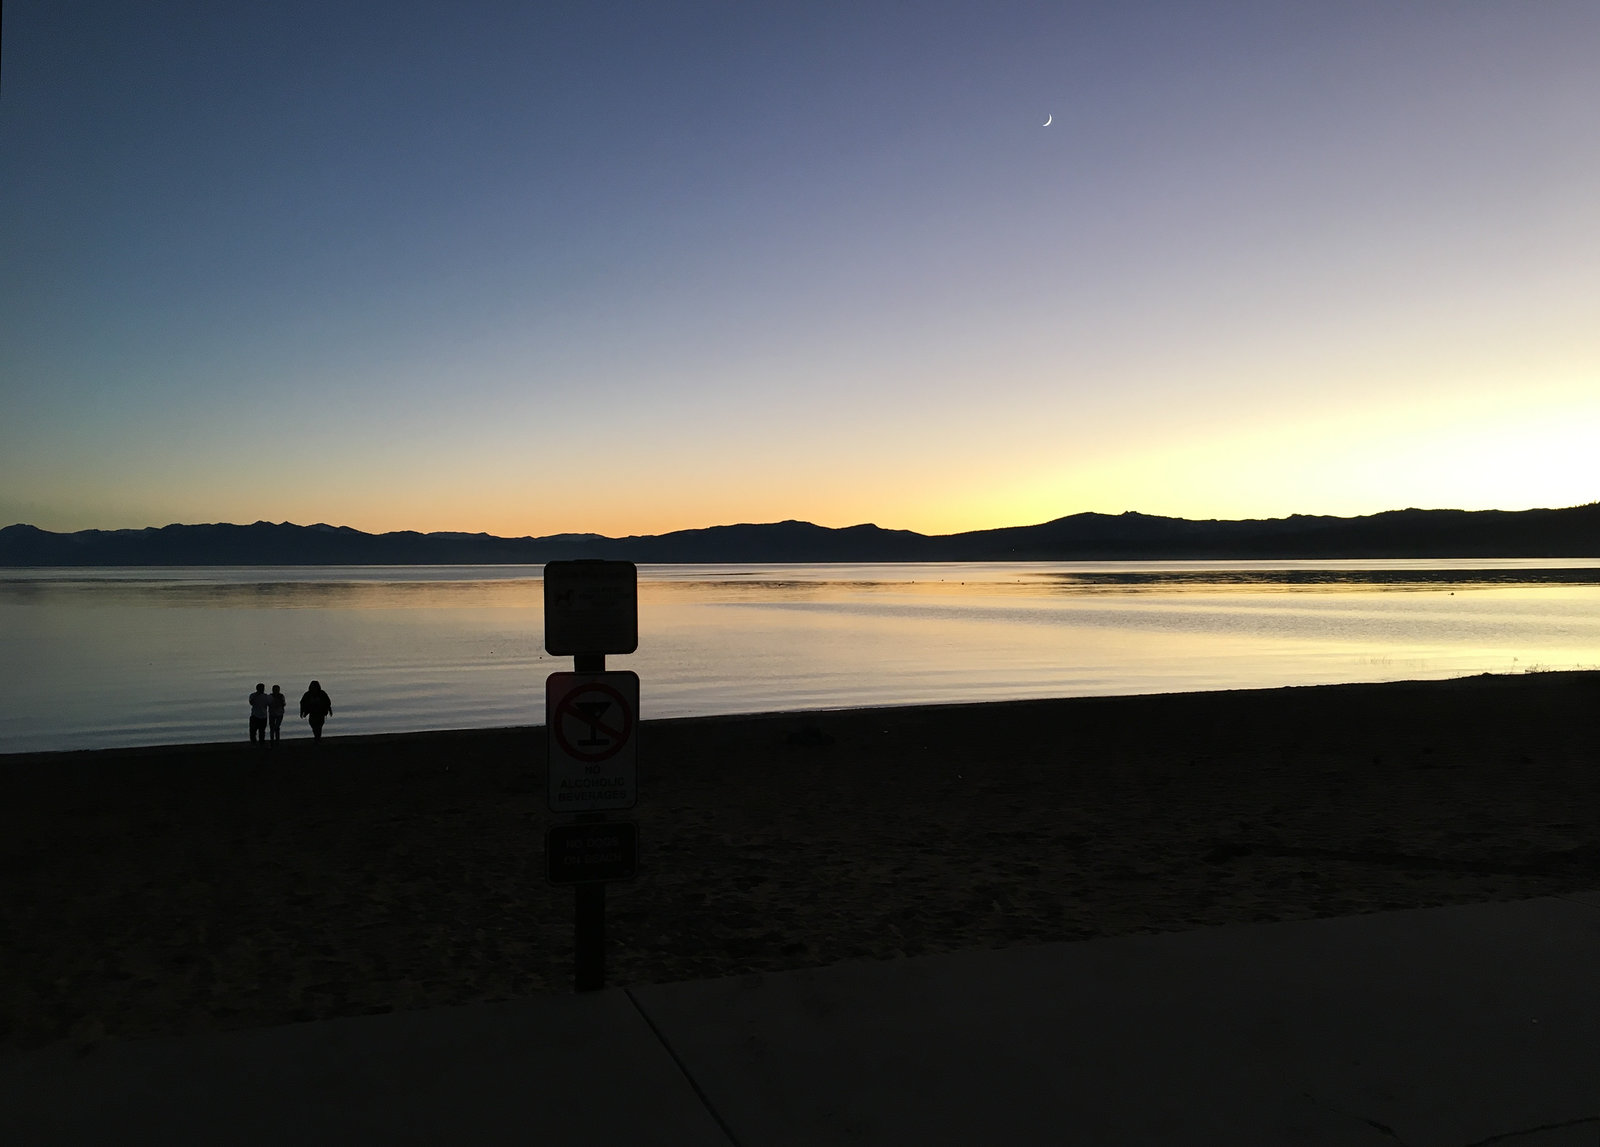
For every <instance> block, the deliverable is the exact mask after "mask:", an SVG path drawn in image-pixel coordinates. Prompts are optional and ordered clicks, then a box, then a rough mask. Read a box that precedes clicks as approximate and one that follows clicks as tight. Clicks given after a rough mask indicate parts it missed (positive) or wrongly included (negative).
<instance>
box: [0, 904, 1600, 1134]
mask: <svg viewBox="0 0 1600 1147" xmlns="http://www.w3.org/2000/svg"><path fill="white" fill-rule="evenodd" d="M0 1111H3V1112H4V1122H5V1126H6V1128H7V1132H6V1138H7V1140H8V1141H9V1142H16V1143H29V1144H55V1143H73V1144H76V1143H107V1142H119V1143H120V1142H160V1143H229V1144H256V1143H260V1144H269V1143H270V1144H280V1143H289V1142H293V1143H330V1144H332V1143H338V1144H351V1143H430V1144H431V1143H518V1144H527V1143H534V1144H551V1145H567V1144H573V1145H589V1144H593V1145H596V1147H598V1145H601V1144H605V1145H617V1144H625V1145H629V1147H634V1145H637V1147H654V1145H658V1144H659V1145H662V1147H669V1145H675V1144H685V1145H688V1144H695V1145H698V1144H705V1145H708V1147H710V1145H715V1147H727V1145H728V1144H737V1145H740V1147H776V1145H778V1144H806V1145H816V1144H832V1143H845V1144H849V1143H862V1144H907V1145H910V1144H916V1145H918V1147H924V1145H928V1144H961V1145H963V1147H968V1145H987V1144H1007V1145H1016V1144H1041V1145H1042V1144H1050V1145H1059V1144H1093V1145H1099V1144H1140V1145H1167V1144H1175V1145H1176V1144H1219V1145H1224V1144H1225V1145H1227V1147H1247V1145H1256V1144H1260V1145H1272V1144H1350V1145H1352V1147H1357V1145H1364V1144H1374V1145H1377V1144H1391V1145H1392V1144H1405V1145H1408V1147H1487V1145H1489V1144H1496V1145H1505V1147H1600V893H1590V894H1583V895H1574V896H1571V897H1561V898H1547V899H1540V900H1529V901H1521V902H1518V903H1510V904H1488V905H1476V906H1469V907H1459V908H1439V909H1430V910H1425V911H1406V912H1390V913H1382V914H1378V915H1372V916H1360V917H1352V918H1348V919H1342V920H1317V921H1305V922H1299V923H1291V924H1265V925H1252V926H1244V927H1231V928H1212V929H1205V930H1201V931H1196V932H1187V933H1181V934H1174V935H1163V936H1135V937H1126V938H1120V939H1113V940H1097V941H1091V942H1087V943H1079V944H1051V945H1045V946H1042V947H1033V948H1018V949H1011V950H1007V951H999V952H967V953H959V954H954V955H947V956H930V957H925V958H920V959H913V960H899V961H893V962H887V963H879V962H859V963H849V964H840V965H836V966H834V967H829V968H819V969H813V970H808V971H797V972H785V973H779V974H770V975H763V976H748V977H739V978H733V979H726V980H710V981H702V982H695V983H684V984H668V985H661V986H657V987H649V988H639V989H634V990H631V991H622V990H609V991H606V992H601V993H595V994H593V995H586V996H581V997H579V996H550V997H542V998H537V999H531V1000H525V1001H519V1002H516V1003H510V1004H499V1005H486V1006H476V1007H466V1008H454V1009H448V1010H440V1011H432V1012H413V1013H405V1014H399V1015H387V1016H373V1017H366V1018H359V1019H348V1020H336V1021H331V1022H327V1023H318V1024H297V1025H291V1026H287V1027H280V1028H269V1029H261V1030H256V1031H245V1032H234V1033H229V1034H225V1035H215V1036H204V1037H197V1038H193V1039H186V1040H147V1041H130V1042H115V1041H113V1042H109V1043H107V1044H105V1045H103V1046H102V1047H101V1048H100V1049H98V1050H96V1051H94V1052H92V1053H90V1054H88V1055H86V1056H83V1057H81V1058H77V1057H74V1056H72V1055H71V1054H70V1053H66V1052H56V1051H52V1052H44V1053H36V1054H31V1055H23V1056H13V1057H10V1058H8V1059H5V1060H3V1061H0Z"/></svg>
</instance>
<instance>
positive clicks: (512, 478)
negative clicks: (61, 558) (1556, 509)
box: [0, 0, 1600, 535]
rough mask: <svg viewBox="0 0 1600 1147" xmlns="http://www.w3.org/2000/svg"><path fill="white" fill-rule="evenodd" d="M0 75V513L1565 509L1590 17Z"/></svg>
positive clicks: (1587, 456) (573, 38) (408, 27)
mask: <svg viewBox="0 0 1600 1147" xmlns="http://www.w3.org/2000/svg"><path fill="white" fill-rule="evenodd" d="M3 53H4V55H3V74H0V82H3V90H0V156H3V166H0V244H3V246H0V404H3V405H0V409H3V417H0V524H3V523H6V522H11V521H27V522H32V523H34V524H35V525H39V526H42V527H45V528H49V529H79V528H85V527H101V528H115V527H126V526H145V525H161V524H165V523H168V522H175V521H182V522H202V521H239V522H247V521H253V520H256V519H263V518H264V519H269V520H272V521H282V520H290V521H296V522H313V521H327V522H334V523H339V524H347V525H352V526H356V527H358V528H360V529H366V530H375V531H376V530H389V529H421V530H437V529H445V530H487V531H489V532H492V533H497V534H506V535H520V534H530V533H531V534H548V533H555V532H561V531H591V530H592V531H598V532H602V533H607V534H629V533H657V532H662V531H666V530H671V529H678V528H685V527H695V526H706V525H712V524H717V523H725V522H736V521H773V520H778V519H782V518H804V519H809V520H812V521H816V522H819V523H822V524H825V525H833V526H843V525H849V524H853V523H856V522H864V521H873V522H877V523H878V524H880V525H883V526H888V527H899V528H909V529H916V530H921V531H925V532H937V533H943V532H949V531H954V530H961V529H972V528H981V527H988V526H999V525H1013V524H1022V523H1026V522H1036V521H1043V520H1046V519H1049V518H1054V517H1059V516H1061V515H1064V514H1070V513H1077V512H1079V511H1083V510H1098V511H1102V512H1109V513H1117V512H1121V511H1123V510H1128V509H1136V510H1141V511H1144V512H1146V513H1159V514H1173V515H1182V516H1186V517H1198V518H1215V517H1220V518H1243V517H1275V516H1281V515H1285V514H1289V513H1294V512H1304V513H1327V514H1359V513H1371V512H1375V511H1380V510H1385V509H1396V508H1401V507H1405V506H1424V507H1445V506H1448V507H1461V508H1468V509H1480V508H1501V509H1523V508H1527V507H1531V506H1565V505H1573V504H1577V503H1582V502H1589V501H1593V500H1595V499H1596V498H1600V481H1597V476H1600V462H1597V454H1600V450H1597V445H1600V209H1597V207H1596V204H1600V66H1597V64H1596V61H1600V4H1595V3H1594V2H1593V0H1574V2H1570V3H1566V2H1542V0H1527V2H1515V3H1513V2H1509V0H1507V2H1503V3H1488V2H1481V3H1480V2H1471V0H1457V2H1451V3H1411V2H1406V0H1336V2H1335V0H1323V2H1317V3H1296V2H1294V0H1261V2H1259V3H1228V2H1201V0H1183V2H1177V0H1174V2H1169V3H1138V2H1133V0H1122V2H1108V3H1005V2H1003V0H1002V2H984V3H976V2H967V3H903V2H901V3H876V2H872V0H850V2H849V3H838V4H834V3H819V2H816V0H807V2H805V3H798V2H797V3H784V4H779V3H750V2H739V3H736V2H733V0H728V2H719V3H696V2H692V0H684V2H673V3H660V2H651V3H639V4H620V3H619V4H604V3H583V4H579V3H571V4H566V3H553V2H550V0H540V2H538V3H533V2H523V3H500V2H481V3H471V2H468V3H459V2H457V3H417V2H409V0H383V2H373V3H351V2H347V0H317V2H315V3H298V2H293V0H290V2H283V0H276V2H272V3H265V2H241V3H231V2H230V3H213V2H210V0H194V2H190V3H169V2H164V0H126V2H119V3H111V2H103V0H102V2H74V0H9V2H8V3H6V4H5V6H4V48H3ZM1047 116H1053V117H1054V121H1053V123H1052V124H1051V125H1050V126H1049V127H1044V126H1041V125H1043V124H1044V121H1045V119H1046V117H1047Z"/></svg>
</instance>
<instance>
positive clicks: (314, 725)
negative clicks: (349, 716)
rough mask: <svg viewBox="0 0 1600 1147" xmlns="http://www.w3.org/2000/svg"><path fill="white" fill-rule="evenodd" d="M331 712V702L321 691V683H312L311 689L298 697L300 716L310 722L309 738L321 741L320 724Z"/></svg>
mask: <svg viewBox="0 0 1600 1147" xmlns="http://www.w3.org/2000/svg"><path fill="white" fill-rule="evenodd" d="M332 712H333V701H332V699H331V698H329V696H328V695H327V694H326V693H324V692H323V691H322V683H321V682H320V681H313V682H312V683H311V688H309V689H307V690H306V691H305V692H304V693H302V694H301V695H300V715H301V716H302V717H306V718H308V719H309V720H310V721H311V738H312V740H315V741H320V740H322V723H323V722H324V721H326V720H327V719H328V714H329V713H332Z"/></svg>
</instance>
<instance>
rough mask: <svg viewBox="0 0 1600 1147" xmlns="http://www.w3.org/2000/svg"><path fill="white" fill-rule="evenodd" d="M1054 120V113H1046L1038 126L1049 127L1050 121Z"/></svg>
mask: <svg viewBox="0 0 1600 1147" xmlns="http://www.w3.org/2000/svg"><path fill="white" fill-rule="evenodd" d="M1055 118H1056V113H1055V112H1046V113H1045V117H1044V122H1043V123H1042V124H1040V125H1039V126H1040V127H1049V126H1050V121H1051V120H1053V119H1055Z"/></svg>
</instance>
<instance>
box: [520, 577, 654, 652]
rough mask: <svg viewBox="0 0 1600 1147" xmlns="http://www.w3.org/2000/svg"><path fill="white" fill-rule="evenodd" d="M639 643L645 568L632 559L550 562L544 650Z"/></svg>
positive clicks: (624, 647)
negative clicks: (641, 571) (641, 569)
mask: <svg viewBox="0 0 1600 1147" xmlns="http://www.w3.org/2000/svg"><path fill="white" fill-rule="evenodd" d="M638 648H639V568H638V567H637V566H635V565H634V564H633V563H632V562H607V561H571V562H547V563H546V564H545V567H544V649H545V652H546V653H549V654H553V655H554V656H556V657H571V656H576V655H578V654H581V653H600V654H605V653H632V652H633V651H634V650H636V649H638Z"/></svg>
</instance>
